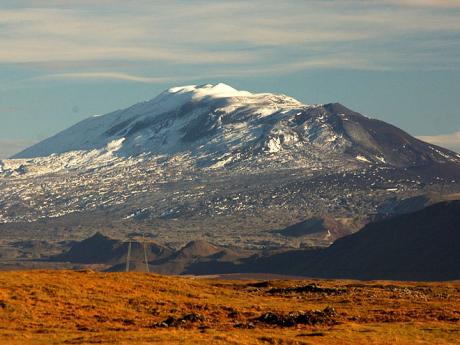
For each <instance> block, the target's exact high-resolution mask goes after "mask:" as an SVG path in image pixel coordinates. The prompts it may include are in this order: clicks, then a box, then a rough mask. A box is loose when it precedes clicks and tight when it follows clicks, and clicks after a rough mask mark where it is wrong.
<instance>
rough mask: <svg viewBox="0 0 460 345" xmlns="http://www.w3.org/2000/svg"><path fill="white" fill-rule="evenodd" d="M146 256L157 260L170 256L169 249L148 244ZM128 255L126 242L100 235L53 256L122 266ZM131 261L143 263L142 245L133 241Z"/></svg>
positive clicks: (70, 260) (60, 258)
mask: <svg viewBox="0 0 460 345" xmlns="http://www.w3.org/2000/svg"><path fill="white" fill-rule="evenodd" d="M146 246H147V254H148V259H149V260H154V259H159V258H162V257H167V256H169V255H171V253H172V251H171V250H170V249H169V248H166V247H163V246H160V245H158V244H156V243H152V242H148V243H147V244H146ZM127 253H128V242H125V241H120V240H117V239H112V238H110V237H107V236H105V235H103V234H101V233H99V232H98V233H96V234H95V235H93V236H91V237H89V238H87V239H85V240H83V241H81V242H76V243H75V244H74V245H73V246H72V247H71V248H70V249H69V251H67V252H65V253H62V254H59V255H56V256H53V257H52V258H51V259H52V260H54V261H68V262H74V263H85V264H96V263H97V264H111V265H113V264H124V263H125V262H126V255H127ZM131 261H133V262H134V263H135V262H137V261H139V262H143V261H144V247H143V244H142V243H139V242H135V241H133V242H132V244H131Z"/></svg>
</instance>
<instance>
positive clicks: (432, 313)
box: [0, 271, 460, 345]
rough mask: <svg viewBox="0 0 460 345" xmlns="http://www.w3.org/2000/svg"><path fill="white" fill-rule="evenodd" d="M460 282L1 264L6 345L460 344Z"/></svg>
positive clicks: (0, 318) (1, 327)
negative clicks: (6, 267) (223, 276)
mask: <svg viewBox="0 0 460 345" xmlns="http://www.w3.org/2000/svg"><path fill="white" fill-rule="evenodd" d="M459 320H460V282H443V283H415V282H389V281H372V282H362V281H351V280H340V281H339V280H311V279H310V280H302V281H293V280H271V281H260V280H259V281H256V280H252V281H251V280H219V279H203V278H199V279H198V278H193V277H171V276H160V275H156V274H145V273H96V272H93V271H81V272H75V271H12V272H0V343H1V344H11V345H16V344H43V345H44V344H46V345H48V344H151V343H155V344H455V343H459V344H460V321H459Z"/></svg>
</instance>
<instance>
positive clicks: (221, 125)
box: [14, 83, 460, 168]
mask: <svg viewBox="0 0 460 345" xmlns="http://www.w3.org/2000/svg"><path fill="white" fill-rule="evenodd" d="M94 150H98V151H99V154H100V155H105V156H110V157H112V156H116V157H130V156H138V155H142V154H148V155H153V156H155V155H156V156H158V155H162V156H164V155H165V156H168V157H171V156H174V155H186V156H187V159H189V160H191V161H192V163H193V165H195V166H200V167H211V168H220V167H223V166H226V167H227V168H231V167H235V166H240V165H245V166H247V165H249V166H251V167H252V168H257V167H258V165H259V166H264V167H265V166H267V165H268V166H273V165H275V166H283V167H286V166H304V167H312V168H321V167H324V166H327V167H332V166H342V167H343V166H345V165H350V164H351V165H356V164H377V165H390V166H399V167H409V166H419V165H426V164H430V163H432V162H445V161H456V162H458V161H460V158H459V156H458V155H457V154H455V153H453V152H451V151H449V150H446V149H442V148H439V147H436V146H434V145H429V144H426V143H424V142H421V141H420V140H417V139H415V138H413V137H412V136H410V135H408V134H407V133H405V132H403V131H402V130H400V129H398V128H396V127H394V126H391V125H389V124H387V123H385V122H382V121H379V120H374V119H370V118H368V117H365V116H363V115H361V114H359V113H357V112H354V111H352V110H350V109H348V108H346V107H345V106H343V105H341V104H339V103H331V104H324V105H305V104H302V103H300V102H299V101H297V100H295V99H294V98H291V97H289V96H285V95H277V94H271V93H258V94H254V93H250V92H248V91H238V90H236V89H234V88H232V87H231V86H229V85H226V84H223V83H220V84H216V85H211V84H206V85H200V86H197V85H189V86H180V87H173V88H170V89H168V90H166V91H164V92H162V93H161V94H160V95H158V96H157V97H155V98H154V99H152V100H150V101H146V102H142V103H138V104H136V105H133V106H131V107H129V108H126V109H122V110H117V111H114V112H112V113H109V114H106V115H103V116H95V117H91V118H88V119H86V120H84V121H82V122H80V123H78V124H76V125H74V126H72V127H70V128H69V129H66V130H64V131H62V132H60V133H58V134H57V135H55V136H53V137H51V138H49V139H46V140H44V141H42V142H40V143H38V144H36V145H34V146H32V147H30V148H28V149H26V150H24V151H22V152H20V153H19V154H17V155H16V156H15V157H14V158H32V157H43V156H49V155H51V154H61V153H67V152H71V151H87V152H88V151H92V155H93V156H94V155H95V154H96V156H97V153H95V152H94Z"/></svg>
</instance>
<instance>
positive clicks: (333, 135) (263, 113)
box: [0, 84, 460, 249]
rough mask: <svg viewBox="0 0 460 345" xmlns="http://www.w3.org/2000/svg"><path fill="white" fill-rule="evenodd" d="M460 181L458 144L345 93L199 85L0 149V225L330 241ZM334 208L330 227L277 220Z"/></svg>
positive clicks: (290, 243) (241, 241)
mask: <svg viewBox="0 0 460 345" xmlns="http://www.w3.org/2000/svg"><path fill="white" fill-rule="evenodd" d="M459 181H460V157H459V155H457V154H455V153H453V152H451V151H449V150H446V149H443V148H439V147H436V146H434V145H430V144H427V143H424V142H421V141H420V140H417V139H415V138H413V137H412V136H410V135H409V134H407V133H405V132H404V131H402V130H400V129H398V128H396V127H394V126H392V125H390V124H387V123H385V122H382V121H379V120H375V119H370V118H368V117H366V116H363V115H361V114H359V113H357V112H354V111H352V110H350V109H348V108H346V107H344V106H343V105H341V104H338V103H330V104H319V105H306V104H302V103H300V102H298V101H296V100H295V99H293V98H291V97H289V96H285V95H276V94H270V93H259V94H257V93H256V94H253V93H250V92H247V91H238V90H235V89H233V88H232V87H230V86H228V85H225V84H217V85H210V84H207V85H201V86H195V85H192V86H183V87H175V88H171V89H169V90H166V91H165V92H163V93H162V94H160V95H159V96H157V97H156V98H154V99H152V100H150V101H147V102H143V103H139V104H136V105H133V106H132V107H129V108H127V109H123V110H117V111H115V112H112V113H109V114H106V115H103V116H97V117H92V118H89V119H87V120H85V121H82V122H81V123H78V124H76V125H75V126H72V127H71V128H69V129H66V130H64V131H63V132H61V133H58V134H56V135H55V136H53V137H51V138H49V139H47V140H45V141H43V142H41V143H38V144H37V145H34V146H32V147H30V148H29V149H26V150H24V151H23V152H21V153H19V154H18V155H17V156H16V159H9V160H3V161H0V231H2V234H4V236H6V234H8V236H12V237H14V236H18V234H19V233H21V234H22V235H24V236H25V238H26V239H27V238H29V237H28V236H32V234H37V236H35V235H34V236H35V237H34V239H47V238H50V237H52V238H61V239H71V240H81V239H82V238H86V237H87V236H88V235H89V234H92V233H94V232H95V231H99V230H103V231H104V233H107V234H110V235H113V237H115V238H120V236H121V237H123V236H124V235H126V236H128V235H129V233H130V232H133V231H138V230H139V229H142V230H143V231H145V232H146V233H150V234H151V235H155V239H156V240H158V241H160V243H162V244H168V245H171V246H173V247H179V246H181V245H183V244H184V243H187V242H190V241H193V240H196V239H197V238H201V239H203V240H205V241H207V242H210V243H219V244H223V245H241V246H243V247H245V248H247V249H256V248H263V249H266V248H279V247H290V248H299V247H305V246H312V245H313V246H316V245H319V246H328V245H330V244H331V243H332V242H333V241H334V240H335V239H337V238H338V237H340V236H343V235H345V234H348V233H351V232H353V231H355V230H357V229H358V227H359V226H360V225H362V224H365V223H367V222H369V221H370V220H375V219H381V218H382V217H386V216H388V215H391V214H392V213H396V210H395V208H394V207H393V208H392V207H391V205H397V204H398V203H399V201H400V200H404V199H407V198H412V197H416V196H420V195H425V194H431V195H439V194H443V193H447V192H449V193H458V192H460V182H459ZM388 210H390V211H389V212H388ZM393 210H395V211H393ZM324 215H329V216H330V217H331V224H329V225H328V227H330V228H331V229H328V230H330V234H329V232H328V231H327V230H326V231H323V233H320V232H317V233H312V232H309V231H307V233H308V232H309V233H308V234H307V233H305V234H304V235H302V236H298V237H295V236H283V235H280V234H277V233H276V231H275V230H279V229H285V228H287V227H289V226H292V225H295V224H297V223H302V222H305V221H306V220H308V219H311V218H315V217H323V216H324ZM336 221H339V223H340V224H344V225H346V228H344V229H341V228H340V229H339V227H337V226H336V225H334V224H333V223H334V222H336ZM83 224H84V225H83ZM358 224H359V225H358ZM106 225H107V226H106ZM326 225H327V224H326ZM334 229H336V230H337V231H332V230H334ZM272 230H273V231H272ZM107 231H108V232H107ZM46 234H48V237H47V235H46ZM42 236H43V238H42ZM56 236H57V237H56ZM37 237H38V238H37Z"/></svg>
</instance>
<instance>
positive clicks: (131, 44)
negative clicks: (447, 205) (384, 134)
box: [0, 0, 460, 157]
mask: <svg viewBox="0 0 460 345" xmlns="http://www.w3.org/2000/svg"><path fill="white" fill-rule="evenodd" d="M95 3H97V4H95ZM459 18H460V1H459V0H436V1H434V0H380V1H372V0H321V1H307V0H285V1H272V0H261V1H219V2H217V1H205V0H202V1H191V0H187V1H171V0H169V1H143V0H140V1H121V0H100V1H97V2H96V1H90V0H66V1H58V0H54V1H53V0H51V1H44V0H11V1H10V0H2V1H1V2H0V121H1V122H0V157H6V156H8V155H10V154H12V153H14V152H16V151H18V150H20V149H21V148H23V147H25V146H27V145H29V144H31V143H34V142H36V141H39V140H41V139H44V138H46V137H48V136H50V135H52V134H54V133H56V132H57V131H59V130H62V129H64V128H66V127H68V126H70V125H72V124H74V123H76V122H78V121H80V120H82V119H84V118H86V117H88V116H91V115H94V114H102V113H106V112H109V111H112V110H115V109H118V108H122V107H126V106H129V105H131V104H133V103H136V102H139V101H142V100H145V99H150V98H153V97H154V96H155V95H156V94H158V93H159V92H161V91H162V90H164V89H166V88H169V87H171V86H175V85H186V84H203V83H214V82H225V83H227V84H230V85H232V86H233V87H235V88H238V89H245V90H249V91H257V92H278V93H285V94H288V95H290V96H293V97H295V98H297V99H299V100H301V101H303V102H305V103H328V102H341V103H343V104H345V105H346V106H348V107H350V108H352V109H353V110H356V111H358V112H361V113H364V114H368V115H370V116H372V117H376V118H379V119H382V120H384V121H388V122H390V123H393V124H395V125H397V126H399V127H401V128H403V129H404V130H406V131H408V132H409V133H411V134H413V135H416V136H423V138H424V139H426V140H430V141H432V142H434V143H438V144H441V145H444V146H447V147H450V148H453V149H456V150H459V151H460V110H459V109H460V107H459V106H458V104H457V102H458V98H459V96H460V63H459V61H460V20H459Z"/></svg>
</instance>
